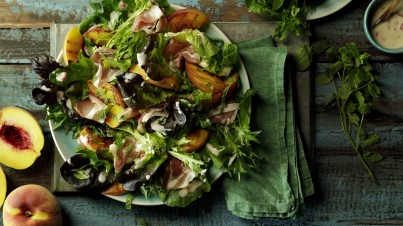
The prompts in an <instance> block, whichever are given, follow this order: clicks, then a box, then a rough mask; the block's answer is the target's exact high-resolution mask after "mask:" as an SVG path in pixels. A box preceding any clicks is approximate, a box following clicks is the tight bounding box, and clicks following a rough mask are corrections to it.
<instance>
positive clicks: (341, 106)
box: [332, 74, 379, 184]
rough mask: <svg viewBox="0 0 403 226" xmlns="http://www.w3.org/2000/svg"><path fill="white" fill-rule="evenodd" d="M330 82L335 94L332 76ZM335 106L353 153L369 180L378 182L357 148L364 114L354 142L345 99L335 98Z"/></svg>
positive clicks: (335, 89)
mask: <svg viewBox="0 0 403 226" xmlns="http://www.w3.org/2000/svg"><path fill="white" fill-rule="evenodd" d="M339 78H340V74H339ZM332 83H333V88H334V92H335V94H336V95H337V93H338V92H337V87H336V82H335V81H334V79H333V78H332ZM368 84H369V83H367V84H365V85H364V86H362V87H365V86H367V85H368ZM359 89H360V88H357V89H356V90H359ZM336 102H337V107H338V108H339V111H340V120H341V124H342V128H343V132H344V134H345V135H346V137H347V139H348V140H349V142H350V144H351V146H352V147H353V149H354V151H355V153H356V154H357V156H358V159H359V160H360V162H361V163H362V165H363V166H364V168H365V170H366V171H367V173H368V175H369V176H370V178H371V180H372V181H373V182H374V183H376V184H379V183H378V180H377V179H376V177H375V175H374V174H373V172H372V170H371V169H370V168H369V166H368V164H367V163H366V162H365V160H364V158H363V157H362V154H361V152H360V150H359V134H360V132H361V129H362V123H363V122H364V115H362V116H361V119H360V123H359V126H358V129H357V138H356V142H354V140H353V137H352V134H351V130H350V124H351V122H350V120H348V115H347V113H346V112H345V103H346V102H347V101H343V103H342V104H341V103H340V101H339V100H338V99H337V101H336Z"/></svg>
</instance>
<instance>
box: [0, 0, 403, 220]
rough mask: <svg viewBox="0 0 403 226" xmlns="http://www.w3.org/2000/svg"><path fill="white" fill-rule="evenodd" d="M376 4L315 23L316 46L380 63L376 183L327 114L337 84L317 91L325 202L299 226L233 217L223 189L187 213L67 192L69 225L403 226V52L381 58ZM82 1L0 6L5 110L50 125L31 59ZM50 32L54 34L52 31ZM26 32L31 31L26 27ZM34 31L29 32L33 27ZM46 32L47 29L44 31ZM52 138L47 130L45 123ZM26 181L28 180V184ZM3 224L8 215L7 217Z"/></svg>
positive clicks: (319, 61)
mask: <svg viewBox="0 0 403 226" xmlns="http://www.w3.org/2000/svg"><path fill="white" fill-rule="evenodd" d="M172 3H175V4H181V5H186V6H192V7H196V8H198V9H201V10H203V11H204V12H205V13H207V14H208V15H209V16H210V17H211V18H212V20H213V21H231V22H232V21H243V22H248V21H253V22H255V21H262V19H261V18H259V17H258V16H256V15H251V14H249V13H247V9H246V7H245V5H244V2H243V1H236V0H231V1H213V0H201V1H193V0H186V1H184V0H176V1H173V2H172ZM368 4H369V1H352V2H351V3H349V5H348V6H347V7H345V8H343V9H342V10H340V11H338V12H337V13H335V14H333V15H330V16H328V17H325V18H322V19H318V20H314V21H311V22H310V25H311V28H312V34H313V36H312V42H313V41H316V40H321V39H325V40H327V41H329V42H330V43H332V44H334V45H335V46H336V47H340V46H342V45H344V44H345V43H347V42H356V43H357V44H358V46H359V47H360V49H361V50H362V51H366V52H369V53H370V54H371V55H372V58H371V59H372V60H373V62H374V63H375V69H376V70H377V72H378V74H379V76H380V80H379V83H380V84H381V86H382V90H383V96H382V97H381V98H378V99H377V100H376V104H375V106H374V111H373V113H372V114H371V115H370V116H369V118H368V120H369V121H368V124H367V125H368V129H370V130H372V131H376V132H378V133H379V134H380V136H381V142H380V143H379V144H377V145H376V146H375V149H376V150H377V151H379V152H380V153H382V154H383V155H384V157H385V159H384V160H383V161H381V162H379V163H376V164H371V165H370V167H371V168H372V169H373V170H374V173H375V174H376V176H377V177H378V180H379V182H380V184H379V185H375V184H373V183H372V182H371V181H370V179H369V178H368V176H367V174H366V172H365V170H364V169H363V167H362V165H361V163H360V162H359V161H358V159H357V157H356V156H355V154H354V153H353V151H352V150H351V148H350V146H349V144H348V143H347V140H346V139H345V137H344V134H343V132H342V131H341V127H340V121H339V119H338V112H337V111H336V110H335V109H331V110H325V109H323V108H322V107H321V105H323V104H324V103H326V101H327V99H328V98H329V95H330V93H331V87H328V86H324V87H315V115H314V117H315V125H314V128H315V131H314V132H315V152H316V155H315V158H316V170H315V172H316V173H315V182H316V183H315V184H316V195H315V196H314V197H312V198H310V199H308V200H306V210H305V213H304V215H302V216H300V217H298V218H297V219H296V220H290V221H277V220H269V219H264V220H244V219H241V218H237V217H235V216H233V215H232V214H231V213H229V212H228V211H227V208H226V203H225V199H224V194H223V192H222V190H221V182H220V181H218V182H217V183H215V184H214V185H213V189H212V192H211V193H208V194H206V195H205V196H204V197H203V198H202V199H201V200H198V201H197V202H195V203H193V204H192V205H191V206H190V207H188V208H184V209H178V208H169V207H165V206H158V207H140V206H134V207H133V209H132V210H125V209H124V205H123V204H122V203H120V202H116V201H113V200H110V199H108V198H106V197H103V196H96V197H87V196H84V195H81V194H78V193H74V194H71V193H68V194H67V193H57V194H56V195H57V197H58V200H59V201H60V203H61V205H62V208H63V212H64V219H65V225H96V224H98V225H141V222H142V220H144V221H145V222H147V223H149V224H150V225H164V226H165V225H175V226H176V225H179V226H181V225H403V211H402V210H403V193H402V192H403V190H402V188H403V148H402V147H403V93H402V92H403V91H402V90H403V83H402V82H401V81H402V78H401V76H402V71H403V70H402V69H403V66H402V55H387V54H383V53H381V52H380V51H377V50H376V49H375V48H374V47H373V46H371V44H370V43H369V42H368V41H367V40H366V38H365V36H364V32H363V28H362V18H363V13H364V10H365V7H366V6H367V5H368ZM86 5H87V2H86V1H81V0H70V1H61V0H44V1H33V0H25V1H22V0H0V15H2V17H1V18H0V27H3V28H4V29H0V94H1V96H2V97H1V98H0V108H2V107H5V106H9V105H17V106H21V107H24V108H26V109H28V110H29V111H30V112H32V113H33V114H34V115H35V116H36V117H37V119H43V118H44V116H45V112H44V110H43V108H42V107H41V106H37V105H35V104H34V103H33V102H32V101H30V99H29V97H30V90H31V88H32V87H33V86H34V83H35V81H36V79H37V77H36V75H35V74H34V73H33V72H32V70H31V68H30V65H29V59H31V58H32V57H33V56H35V55H36V54H37V53H40V54H43V53H45V54H46V53H48V52H49V42H50V41H49V29H47V27H49V24H50V23H51V22H53V21H59V22H78V21H80V20H81V19H82V18H83V17H84V16H85V15H86V13H87V12H88V8H87V7H86ZM43 27H46V29H42V28H43ZM21 28H24V29H21ZM25 28H27V29H25ZM38 28H39V29H38ZM330 63H331V59H329V58H327V57H325V56H319V57H318V58H316V59H315V65H314V67H313V68H312V73H313V75H319V74H320V73H321V72H323V71H325V70H326V69H327V68H328V67H329V66H330ZM41 125H42V127H43V129H44V130H45V131H48V127H47V123H46V122H45V121H43V120H42V121H41ZM46 141H47V143H46V149H44V151H43V154H42V156H41V157H40V158H39V159H38V163H37V164H40V165H42V166H43V167H46V164H49V163H48V162H47V160H48V157H47V156H50V155H51V153H52V152H51V150H53V146H52V145H53V143H52V141H51V139H50V135H49V133H47V138H46ZM48 173H49V171H47V170H43V168H38V167H37V165H34V166H33V167H32V168H30V169H28V170H25V171H15V170H11V169H9V168H7V169H6V174H7V178H8V181H9V187H10V189H12V188H14V187H16V186H19V185H20V184H23V183H44V184H45V185H46V184H47V183H49V182H47V181H46V180H43V178H45V177H46V176H47V175H48ZM22 175H28V176H27V177H25V176H24V177H23V176H22ZM0 217H1V213H0Z"/></svg>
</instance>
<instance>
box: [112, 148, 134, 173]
mask: <svg viewBox="0 0 403 226" xmlns="http://www.w3.org/2000/svg"><path fill="white" fill-rule="evenodd" d="M135 144H136V143H135V141H133V140H126V141H125V143H124V146H123V147H122V148H121V149H120V150H119V149H118V146H117V145H116V144H114V143H113V144H111V145H110V146H109V152H110V153H112V155H113V166H114V168H115V171H116V172H117V173H119V172H120V171H121V170H122V168H123V167H124V165H125V164H126V163H130V162H133V161H134V160H135V159H136V158H138V157H139V156H140V154H141V153H140V152H139V151H136V149H135V147H136V145H135Z"/></svg>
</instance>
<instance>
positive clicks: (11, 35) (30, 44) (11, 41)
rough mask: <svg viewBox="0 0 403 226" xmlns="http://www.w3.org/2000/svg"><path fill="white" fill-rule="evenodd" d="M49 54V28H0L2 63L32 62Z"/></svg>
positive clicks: (0, 62)
mask: <svg viewBox="0 0 403 226" xmlns="http://www.w3.org/2000/svg"><path fill="white" fill-rule="evenodd" d="M42 54H49V29H42V28H39V29H15V28H3V29H0V64H30V63H31V61H32V59H33V58H34V57H36V56H38V55H42Z"/></svg>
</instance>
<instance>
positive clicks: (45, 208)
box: [3, 184, 62, 226]
mask: <svg viewBox="0 0 403 226" xmlns="http://www.w3.org/2000/svg"><path fill="white" fill-rule="evenodd" d="M3 225H4V226H19V225H24V226H48V225H49V226H58V225H62V214H61V208H60V205H59V202H58V201H57V199H56V197H55V196H54V195H53V194H52V193H51V192H49V191H48V190H47V189H46V188H44V187H42V186H39V185H35V184H28V185H23V186H20V187H18V188H16V189H15V190H13V191H12V192H11V193H10V194H9V195H8V196H7V198H6V200H5V202H4V206H3Z"/></svg>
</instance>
